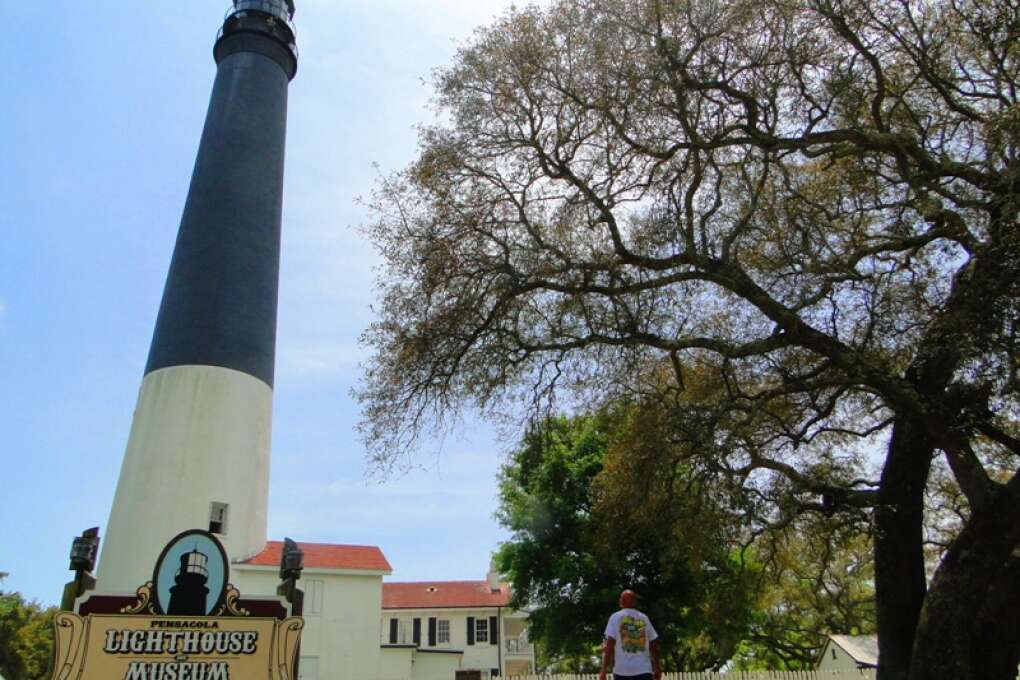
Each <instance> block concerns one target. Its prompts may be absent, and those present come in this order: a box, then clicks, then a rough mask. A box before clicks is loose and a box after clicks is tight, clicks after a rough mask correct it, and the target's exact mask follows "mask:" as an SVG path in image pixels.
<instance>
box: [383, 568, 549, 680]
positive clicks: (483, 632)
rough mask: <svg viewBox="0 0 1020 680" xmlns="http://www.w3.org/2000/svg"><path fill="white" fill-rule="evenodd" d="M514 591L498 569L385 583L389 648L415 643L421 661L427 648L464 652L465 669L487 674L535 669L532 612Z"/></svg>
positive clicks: (429, 650) (429, 651)
mask: <svg viewBox="0 0 1020 680" xmlns="http://www.w3.org/2000/svg"><path fill="white" fill-rule="evenodd" d="M510 596H511V593H510V587H509V585H508V584H506V583H504V582H501V581H500V579H499V577H498V575H497V574H495V573H494V572H490V573H489V574H488V577H487V578H486V579H485V580H479V581H415V582H386V583H383V591H382V627H381V628H382V630H381V634H382V638H381V641H382V644H383V648H384V650H387V649H392V650H396V649H408V648H410V649H413V650H415V652H416V653H417V657H416V658H414V659H413V662H414V663H415V664H417V663H418V660H417V658H420V655H422V654H425V655H428V654H459V655H460V657H461V658H460V661H459V669H460V670H477V671H481V676H482V677H483V678H495V677H499V676H501V675H527V674H530V673H534V672H535V671H534V669H535V654H534V647H533V646H532V645H531V643H530V642H529V641H528V638H527V615H526V614H525V613H524V612H520V611H517V610H516V609H514V608H513V607H512V606H511V597H510ZM389 653H391V652H385V651H384V656H386V655H387V654H389ZM415 675H417V674H415ZM415 680H417V678H415Z"/></svg>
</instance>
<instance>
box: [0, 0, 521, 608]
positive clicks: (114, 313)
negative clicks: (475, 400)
mask: <svg viewBox="0 0 1020 680" xmlns="http://www.w3.org/2000/svg"><path fill="white" fill-rule="evenodd" d="M229 4H230V3H229V2H227V1H226V0H178V1H176V2H162V3H150V2H123V1H122V0H89V1H88V2H72V1H71V0H51V1H50V2H34V1H29V2H20V1H16V0H0V9H2V10H3V16H4V20H5V25H6V26H7V29H6V30H5V37H4V40H2V41H0V63H2V64H3V71H2V73H3V75H2V76H0V85H2V87H0V426H2V435H0V523H2V524H0V526H2V531H0V572H8V573H9V576H8V577H7V578H6V579H5V580H4V581H3V582H0V589H3V590H15V591H19V592H21V593H23V594H24V595H26V596H27V597H28V598H30V599H36V600H39V601H40V602H42V603H45V604H55V603H57V602H58V601H59V598H60V592H61V589H62V587H63V584H64V583H65V582H66V581H67V580H69V579H70V577H71V573H70V572H69V571H67V566H68V564H67V555H68V549H69V546H70V541H71V538H72V537H73V536H74V535H76V534H78V533H80V532H81V531H82V530H83V529H86V528H88V527H91V526H96V525H98V526H99V527H100V533H101V534H102V529H103V526H104V525H105V524H106V522H107V518H108V516H109V512H110V504H111V501H112V498H113V492H114V487H115V485H116V482H117V475H118V472H119V469H120V462H121V457H122V455H123V452H124V446H125V444H126V442H127V436H128V431H129V427H130V424H131V414H132V409H133V408H134V403H135V399H136V398H137V392H138V388H139V386H140V384H141V379H142V372H143V368H144V364H145V359H146V355H147V353H148V346H149V341H150V339H151V336H152V329H153V325H154V323H155V317H156V312H157V309H158V306H159V300H160V296H161V294H162V288H163V282H164V278H165V276H166V271H167V267H168V266H169V262H170V255H171V251H172V249H173V243H174V239H175V236H176V231H177V226H178V223H179V220H180V216H181V211H182V209H183V206H184V200H185V196H186V192H187V188H188V183H189V180H190V176H191V169H192V165H193V163H194V159H195V152H196V150H197V148H198V140H199V136H200V134H201V130H202V124H203V120H204V117H205V110H206V106H207V104H208V97H209V93H210V91H211V87H212V82H213V77H214V75H215V64H214V62H213V59H212V44H213V40H214V38H215V34H216V31H217V30H218V28H219V26H220V25H221V22H222V18H223V15H224V12H225V10H226V9H227V8H228V7H229ZM508 4H509V3H508V2H502V1H500V0H428V1H427V2H422V1H420V0H417V1H416V0H372V1H362V0H298V2H297V16H296V17H295V19H296V23H297V27H298V44H299V48H300V50H301V61H300V65H299V70H298V75H297V78H296V79H295V80H294V82H293V83H292V84H291V88H290V100H289V121H288V139H287V161H286V177H285V189H284V199H283V201H284V210H283V253H282V265H281V266H282V269H281V280H280V308H279V319H278V336H277V369H276V386H275V402H274V408H275V413H274V423H273V463H272V465H273V471H272V479H271V482H270V499H269V514H270V520H269V535H270V538H274V539H280V538H282V537H283V536H290V537H293V538H295V539H297V540H299V541H300V540H306V541H319V542H328V543H351V544H362V545H377V546H379V547H380V548H382V550H383V552H384V553H385V555H386V556H387V558H388V559H389V561H390V563H391V564H392V565H393V575H392V576H391V577H390V579H391V580H429V579H437V580H440V579H481V578H484V575H485V572H486V570H487V567H488V563H489V558H490V555H491V552H492V551H493V550H494V549H495V548H496V547H497V546H498V544H499V542H500V541H502V540H505V539H506V538H507V537H508V535H507V533H506V532H505V530H503V529H502V528H500V527H499V525H498V523H497V522H496V521H495V519H494V518H493V512H494V510H495V507H496V474H497V471H498V468H499V465H500V463H501V461H502V460H503V456H504V452H505V451H506V450H507V448H508V446H509V445H510V442H506V441H501V440H499V439H498V437H497V436H496V434H495V433H494V430H493V429H492V428H490V427H488V426H486V425H485V424H484V423H479V422H476V421H474V420H472V419H470V418H469V419H468V420H467V422H466V424H465V426H464V427H463V430H462V432H461V433H460V434H459V436H456V437H453V438H451V439H449V440H447V441H446V442H445V444H444V445H443V446H442V451H441V452H440V453H439V454H438V455H433V453H432V451H433V450H434V449H435V448H436V447H435V446H429V447H427V449H426V451H425V452H424V453H423V454H422V455H421V456H419V457H418V458H417V463H418V466H419V467H418V468H417V469H415V470H413V471H411V472H409V473H408V474H406V475H404V476H401V477H395V478H394V477H391V478H389V479H387V480H379V479H378V478H377V476H376V475H374V474H373V470H372V468H371V467H369V466H368V464H367V463H366V461H365V453H364V447H363V446H362V444H361V442H360V441H359V439H358V437H357V434H356V432H355V430H354V427H355V425H356V423H357V421H358V418H359V413H358V405H357V403H355V402H354V400H353V399H352V398H351V396H350V389H351V387H352V386H353V385H354V384H355V383H356V382H357V380H358V376H359V362H360V361H363V360H364V359H365V358H366V356H367V355H366V351H365V350H364V349H363V348H362V347H360V346H359V344H358V336H359V334H360V333H361V332H362V331H363V330H364V329H365V327H366V326H367V325H368V324H369V323H370V322H371V320H372V318H373V316H372V311H371V308H370V306H371V304H372V302H373V301H374V296H375V291H374V279H375V273H374V271H373V268H374V267H376V266H377V265H378V264H379V259H378V257H377V256H376V254H375V252H374V251H373V249H372V247H371V244H370V243H368V242H367V241H366V239H365V237H364V236H363V235H362V234H361V233H360V232H359V231H358V227H359V225H363V224H365V223H366V222H367V221H368V220H369V219H370V215H369V213H368V212H367V210H366V209H365V208H364V206H363V205H362V204H360V203H359V202H358V201H357V199H358V197H359V196H360V197H367V196H368V195H369V193H370V192H371V191H372V189H373V187H374V186H375V183H376V182H377V180H378V178H379V176H380V173H382V174H385V173H388V172H390V171H393V170H397V169H400V168H401V167H403V166H405V165H406V164H407V163H409V162H410V161H411V160H412V159H413V158H414V155H415V151H416V131H415V126H416V124H419V123H423V122H430V121H433V120H434V119H435V115H436V114H435V112H434V111H433V110H432V109H431V108H430V106H429V102H430V99H431V96H432V91H431V87H430V85H429V77H430V73H431V71H432V69H433V68H436V67H439V66H442V65H444V64H447V63H449V62H450V61H451V59H452V58H453V55H454V52H455V50H456V48H457V45H458V44H462V43H463V42H464V41H466V40H468V39H469V38H470V36H471V34H472V31H473V29H474V28H475V27H476V26H479V25H483V24H486V23H488V22H490V21H491V20H492V18H493V17H494V16H496V15H497V14H499V13H501V12H502V11H504V9H505V6H507V5H508ZM156 557H157V556H156V555H153V560H154V561H155V559H156Z"/></svg>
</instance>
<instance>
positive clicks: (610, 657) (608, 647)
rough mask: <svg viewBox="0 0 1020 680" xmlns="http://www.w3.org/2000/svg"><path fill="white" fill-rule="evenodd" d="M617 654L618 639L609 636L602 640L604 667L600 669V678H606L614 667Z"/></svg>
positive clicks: (603, 679) (602, 679)
mask: <svg viewBox="0 0 1020 680" xmlns="http://www.w3.org/2000/svg"><path fill="white" fill-rule="evenodd" d="M615 655H616V640H614V639H613V638H611V637H607V638H606V639H605V640H604V641H603V642H602V669H601V670H600V671H599V680H606V674H607V673H608V672H609V669H610V668H612V667H613V661H614V660H615V658H616V657H615Z"/></svg>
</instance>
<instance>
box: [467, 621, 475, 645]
mask: <svg viewBox="0 0 1020 680" xmlns="http://www.w3.org/2000/svg"><path fill="white" fill-rule="evenodd" d="M467 628H468V638H467V643H468V644H469V645H473V644H475V617H473V616H469V617H468V626H467Z"/></svg>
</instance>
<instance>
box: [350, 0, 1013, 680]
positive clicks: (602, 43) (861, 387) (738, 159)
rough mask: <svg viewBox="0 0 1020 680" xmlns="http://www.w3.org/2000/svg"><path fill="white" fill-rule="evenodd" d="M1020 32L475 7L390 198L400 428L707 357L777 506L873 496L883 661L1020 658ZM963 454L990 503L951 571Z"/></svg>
mask: <svg viewBox="0 0 1020 680" xmlns="http://www.w3.org/2000/svg"><path fill="white" fill-rule="evenodd" d="M1018 33H1020V8H1018V7H1017V5H1016V3H1014V2H1011V1H1009V0H926V1H924V2H913V1H910V0H890V1H888V2H875V1H869V0H725V1H723V0H571V1H568V0H561V1H559V2H553V3H552V4H550V5H549V6H547V7H545V8H542V9H536V8H529V9H523V10H513V11H511V12H509V13H508V14H507V15H505V16H504V17H503V18H502V19H500V20H498V21H497V22H495V23H494V24H493V25H492V26H491V27H489V28H486V29H484V30H481V31H479V32H478V34H477V35H476V37H475V38H474V39H473V40H472V41H471V42H470V43H469V44H467V45H465V46H464V47H463V48H462V49H461V50H460V51H459V53H458V54H457V57H456V58H455V60H454V61H453V63H452V64H451V65H449V66H448V67H446V68H444V69H441V70H440V71H439V72H438V73H437V75H436V86H437V91H438V104H439V107H440V109H441V112H442V114H443V116H444V120H445V122H444V123H442V124H439V125H435V126H430V127H424V128H423V129H422V132H421V150H420V155H419V158H418V160H417V161H416V162H415V163H414V164H413V165H412V166H411V167H409V168H408V169H407V170H406V171H404V172H401V173H398V174H396V175H394V176H392V177H390V178H388V179H387V180H386V181H384V182H383V184H382V185H381V187H380V190H379V192H378V195H377V196H376V200H375V202H374V204H375V207H376V209H377V211H378V219H377V220H376V221H375V223H374V224H373V225H371V226H370V227H369V228H368V230H369V232H370V234H371V236H372V238H373V239H374V241H375V242H376V244H377V245H378V247H379V248H380V250H381V252H382V253H383V255H384V257H385V258H386V263H387V266H386V270H385V272H384V274H383V276H382V277H381V285H382V292H381V296H382V297H381V306H380V308H379V312H380V319H379V321H378V322H377V323H375V324H374V325H373V326H372V327H371V328H370V329H369V330H368V331H367V333H366V341H367V342H368V343H369V344H370V345H371V346H373V347H374V349H375V353H374V357H373V359H372V360H371V362H370V364H369V366H368V369H367V373H366V376H365V381H364V383H363V385H362V386H361V388H360V397H361V399H362V400H363V404H364V408H365V422H364V432H365V435H366V438H367V441H368V442H369V444H370V446H371V448H372V451H373V453H374V454H375V455H376V456H377V458H378V459H379V460H380V461H387V460H391V459H392V458H393V456H395V455H398V454H399V453H401V452H403V451H406V450H407V449H408V447H409V446H410V445H412V444H413V443H414V442H415V441H416V440H417V438H418V437H419V436H421V434H422V433H423V432H425V431H427V429H428V428H429V427H443V426H444V424H445V423H448V422H449V421H450V419H451V418H455V417H456V416H457V415H458V414H459V413H461V412H462V411H463V410H464V409H465V408H469V407H478V408H480V409H482V410H483V411H485V412H487V413H490V414H492V415H505V414H506V413H511V414H515V413H516V414H520V413H521V412H522V409H521V408H520V407H521V406H528V405H531V406H533V407H534V408H536V409H541V408H543V407H544V405H547V404H548V403H549V401H550V400H551V399H554V398H557V397H560V398H562V397H563V396H565V395H570V394H572V395H575V396H580V397H583V398H585V399H586V400H590V399H592V398H594V397H605V396H606V395H613V394H634V393H641V394H642V395H644V396H645V397H648V396H651V397H655V398H661V399H662V402H663V403H664V404H670V403H675V402H676V399H677V394H681V393H683V391H684V390H685V388H686V387H687V382H688V381H687V379H686V378H685V376H686V375H688V374H689V373H690V372H691V371H692V370H693V371H696V372H698V373H699V380H700V379H701V378H702V377H703V375H702V374H705V375H707V376H709V377H710V378H711V380H710V381H709V382H711V383H712V384H715V385H718V386H720V389H721V392H713V393H712V394H711V395H710V396H708V397H706V398H707V399H708V401H709V402H710V403H709V404H708V405H707V406H706V407H705V409H704V410H705V412H706V413H708V415H709V417H710V422H709V423H708V425H707V426H706V427H708V431H709V432H710V433H711V435H712V442H713V444H715V446H712V447H709V449H708V451H709V452H711V454H712V455H713V456H714V458H715V460H716V464H717V465H718V467H719V469H720V470H722V471H725V472H726V473H727V474H728V475H729V477H730V478H731V479H732V480H733V483H734V484H735V485H737V486H739V487H740V488H741V489H743V490H744V491H745V492H746V493H747V494H748V497H749V498H754V499H757V500H758V501H760V505H761V507H759V508H756V510H755V513H754V514H755V515H756V516H757V517H760V518H762V520H763V521H768V519H769V515H770V512H771V513H772V520H773V521H778V522H781V521H784V517H785V516H786V514H787V513H789V512H791V508H801V509H803V508H810V507H812V506H820V509H822V510H825V511H826V512H831V513H837V512H843V511H844V510H857V509H865V510H867V511H869V512H872V513H873V518H874V525H875V579H876V587H877V597H878V601H877V620H878V632H879V638H880V656H881V666H880V671H879V674H880V678H881V679H882V680H893V679H895V680H902V679H905V678H910V679H912V680H920V679H922V678H946V677H952V678H958V679H960V680H966V679H969V678H975V679H976V678H981V679H982V680H984V679H986V678H988V679H992V678H1006V677H1009V678H1012V677H1013V675H1014V674H1015V669H1016V667H1017V661H1018V655H1020V644H1018V642H1020V634H1018V630H1020V621H1018V617H1020V578H1017V575H1018V572H1020V553H1018V552H1017V547H1018V545H1020V477H1018V476H1016V475H1015V474H1014V473H1015V470H1016V467H1017V465H1018V463H1020V459H1018V456H1020V438H1018V434H1017V428H1016V421H1017V414H1018V410H1020V409H1018V390H1020V379H1018V370H1017V365H1018V362H1017V357H1018V356H1020V352H1018V350H1020V347H1018V316H1020V304H1018V301H1017V300H1018V296H1017V293H1018V288H1020V236H1018V214H1017V213H1018V208H1020V203H1018V142H1020V105H1018V85H1020V82H1018V81H1020V78H1018V67H1020V62H1018V58H1020V40H1018ZM648 366H657V367H660V368H664V369H665V370H667V371H668V373H666V374H665V375H664V372H663V371H662V370H657V371H649V370H647V367H648ZM686 399H687V401H688V402H691V401H692V399H691V398H686ZM589 403H590V402H589ZM695 406H697V404H695ZM936 457H941V458H942V459H944V461H945V463H946V465H947V467H948V469H949V470H950V471H951V474H952V478H953V479H952V481H953V483H954V484H955V485H956V486H958V488H959V489H960V490H961V492H962V494H963V496H964V498H965V501H966V503H965V507H966V510H965V517H963V519H962V521H961V522H960V524H959V529H958V530H956V531H954V532H953V533H952V535H951V536H950V537H948V538H945V540H944V541H943V542H944V550H943V552H942V556H941V560H940V562H939V563H938V566H937V568H936V569H935V572H934V575H933V577H932V578H931V579H930V581H929V580H928V579H927V578H926V571H925V550H924V540H925V534H924V529H923V527H924V510H925V493H926V487H927V484H928V476H929V472H930V470H931V469H932V465H933V460H934V459H935V458H936ZM769 508H772V509H771V510H770V509H769Z"/></svg>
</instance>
